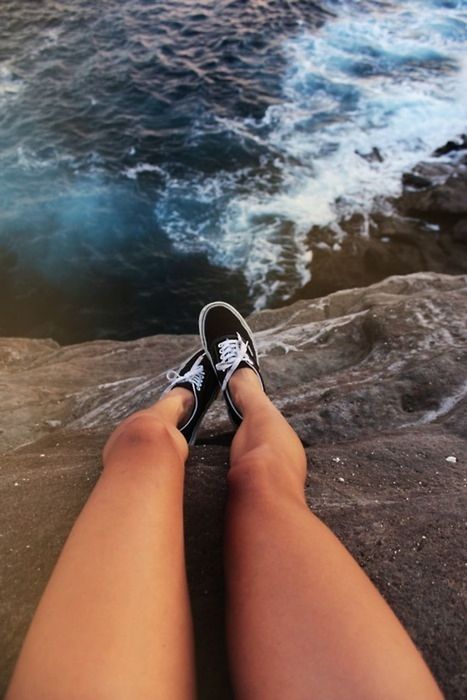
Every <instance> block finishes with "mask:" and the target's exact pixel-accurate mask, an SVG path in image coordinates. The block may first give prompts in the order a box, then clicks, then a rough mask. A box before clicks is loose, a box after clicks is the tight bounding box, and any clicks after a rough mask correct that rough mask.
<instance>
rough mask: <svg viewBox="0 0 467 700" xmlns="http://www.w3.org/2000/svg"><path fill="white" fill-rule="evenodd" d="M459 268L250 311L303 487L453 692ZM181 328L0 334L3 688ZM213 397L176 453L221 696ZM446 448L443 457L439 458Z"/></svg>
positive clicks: (222, 491) (205, 648) (223, 464)
mask: <svg viewBox="0 0 467 700" xmlns="http://www.w3.org/2000/svg"><path fill="white" fill-rule="evenodd" d="M466 311H467V277H465V276H458V277H452V276H448V275H441V274H436V273H418V274H413V275H408V276H406V277H404V276H399V277H392V278H389V279H387V280H385V281H383V282H380V283H378V284H375V285H373V286H371V287H367V288H359V289H350V290H346V291H341V292H336V293H334V294H332V295H330V296H328V297H323V298H320V299H315V300H303V301H299V302H297V303H295V304H293V305H292V306H289V307H285V308H282V309H278V310H272V311H263V312H260V313H258V314H255V315H253V316H252V317H251V319H250V320H251V325H252V327H253V328H254V330H255V331H256V336H257V341H258V346H259V350H260V353H261V361H262V366H263V369H264V375H265V379H266V381H267V386H268V390H269V392H270V394H271V397H272V398H273V400H274V401H275V403H276V404H277V405H278V406H279V408H280V409H281V410H282V411H283V412H284V414H285V415H286V417H287V418H288V420H289V421H290V422H291V424H292V425H293V426H294V428H295V429H296V430H297V432H298V434H299V435H300V437H301V439H302V441H303V443H304V445H305V447H306V450H307V453H308V457H309V477H308V481H307V487H306V489H307V498H308V502H309V504H310V506H311V508H312V509H313V510H314V511H315V512H316V513H317V514H318V515H319V516H320V517H321V518H322V519H323V520H324V521H325V522H326V523H327V524H328V525H330V526H331V527H332V529H333V530H334V531H335V532H336V533H337V535H338V536H339V537H340V538H341V539H342V540H343V542H344V543H345V545H346V546H347V547H348V548H349V549H350V551H351V552H352V553H353V554H354V556H355V557H356V558H357V560H358V561H359V562H360V564H361V565H362V566H363V567H364V569H365V570H366V571H367V573H368V574H369V576H370V577H371V578H372V580H373V581H374V582H375V583H376V585H377V586H378V588H379V589H380V591H381V592H382V593H383V595H384V596H385V598H386V599H387V600H388V601H389V603H390V604H391V605H392V606H393V608H394V610H395V611H396V613H397V615H398V616H399V617H400V619H401V620H402V621H403V623H404V624H405V625H406V626H407V627H408V629H409V631H410V633H411V635H412V636H413V638H414V640H415V641H416V643H417V644H418V646H419V648H420V649H421V650H422V652H423V653H424V655H425V657H426V659H427V661H428V662H429V664H430V666H431V668H432V669H433V671H434V673H435V675H436V677H437V679H438V681H439V682H440V684H441V686H442V687H443V689H444V691H445V692H446V695H447V698H449V699H450V700H454V699H457V698H459V700H460V699H461V698H465V697H466V696H467V669H466V666H467V661H466V658H465V654H464V652H463V649H464V643H465V619H466V593H467V591H466V580H467V579H466V559H465V515H466V487H467V479H466V462H467V449H466V447H467V440H466V437H467V419H466V417H467V362H466V360H467V345H466V336H467V322H466ZM196 345H197V340H196V338H194V337H192V336H154V337H149V338H142V339H140V340H136V341H131V342H117V341H95V342H88V343H82V344H79V345H72V346H65V347H60V346H59V345H58V344H57V343H55V342H54V341H51V340H26V339H17V338H12V339H11V338H3V339H0V397H1V401H0V449H1V450H2V455H1V457H0V491H1V503H2V508H1V515H0V558H1V569H0V577H1V580H0V590H1V594H2V595H1V603H0V629H1V630H2V632H1V639H0V659H1V672H0V693H2V692H3V691H4V689H5V687H6V684H7V681H8V678H9V675H10V673H11V670H12V666H13V664H14V660H15V658H16V656H17V654H18V651H19V648H20V645H21V642H22V639H23V637H24V634H25V632H26V629H27V626H28V624H29V622H30V620H31V617H32V614H33V611H34V609H35V606H36V604H37V602H38V599H39V597H40V594H41V591H42V590H43V588H44V586H45V584H46V581H47V579H48V577H49V575H50V572H51V570H52V567H53V565H54V562H55V561H56V558H57V556H58V554H59V552H60V549H61V547H62V545H63V543H64V541H65V539H66V536H67V534H68V532H69V530H70V528H71V526H72V524H73V522H74V519H75V518H76V516H77V515H78V513H79V511H80V509H81V508H82V506H83V504H84V502H85V501H86V498H87V497H88V495H89V493H90V491H91V489H92V487H93V485H94V483H95V482H96V480H97V478H98V476H99V472H100V452H101V448H102V447H103V444H104V443H105V440H106V438H107V436H108V434H109V432H110V431H111V430H112V428H113V427H114V426H115V425H116V423H117V422H118V421H119V420H121V419H123V418H124V417H125V416H127V415H128V414H130V413H131V412H132V411H134V410H136V409H140V408H142V407H145V406H148V405H149V404H150V403H152V402H153V401H154V400H155V399H156V398H157V396H158V395H159V393H160V390H161V388H162V386H163V385H164V383H165V379H164V377H165V372H166V371H167V370H168V369H169V367H170V366H172V367H174V366H177V365H178V363H179V362H180V361H181V360H182V359H183V358H184V357H185V356H186V354H187V352H189V351H191V350H192V349H193V348H194V347H196ZM229 439H230V427H229V423H228V421H227V418H226V414H225V411H224V409H223V406H222V404H221V403H216V404H215V405H214V407H213V408H212V409H211V410H210V413H209V414H208V416H207V419H206V422H205V426H204V430H203V432H202V433H201V434H200V437H199V440H198V444H197V445H196V446H195V447H194V448H193V449H192V451H191V455H190V458H189V462H188V465H187V476H186V493H185V520H186V541H187V565H188V572H189V580H190V587H191V595H192V603H193V610H194V616H195V626H196V637H197V643H198V667H199V684H200V698H201V699H202V700H204V698H206V699H208V700H210V699H211V698H212V699H214V698H216V699H219V698H228V697H230V692H229V683H228V672H227V664H226V658H225V648H224V642H223V635H224V630H223V612H222V610H223V578H222V520H223V508H224V503H225V497H226V486H225V473H226V470H227V468H228V444H229ZM448 457H449V458H450V459H449V460H448V459H447V458H448Z"/></svg>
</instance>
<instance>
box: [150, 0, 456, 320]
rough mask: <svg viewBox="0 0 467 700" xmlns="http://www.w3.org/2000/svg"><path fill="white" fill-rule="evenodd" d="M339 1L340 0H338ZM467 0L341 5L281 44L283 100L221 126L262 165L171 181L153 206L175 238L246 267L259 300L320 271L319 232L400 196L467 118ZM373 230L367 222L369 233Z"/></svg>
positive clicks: (184, 247) (280, 294)
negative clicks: (316, 261)
mask: <svg viewBox="0 0 467 700" xmlns="http://www.w3.org/2000/svg"><path fill="white" fill-rule="evenodd" d="M329 5H330V7H332V3H329ZM466 39H467V3H466V2H451V3H446V2H439V1H431V2H427V1H426V0H423V1H412V2H400V3H398V4H397V5H389V4H386V3H385V4H384V5H383V4H382V3H365V5H364V6H362V3H351V2H349V3H346V4H342V3H339V16H338V17H336V18H335V19H329V20H328V21H327V23H326V24H324V25H323V27H322V28H321V29H320V30H319V31H318V32H316V31H315V32H313V33H311V32H310V31H308V30H307V29H306V28H303V29H302V31H301V32H299V33H298V34H297V35H295V36H293V37H291V38H289V39H288V40H286V41H285V43H284V45H283V52H284V54H285V56H286V58H287V69H286V71H285V74H284V76H283V81H282V94H283V99H282V101H281V102H280V103H278V104H275V105H273V106H270V107H269V108H268V109H267V110H266V112H265V114H264V116H263V118H261V119H251V118H250V119H248V118H247V119H239V118H232V119H217V120H216V121H217V128H218V129H219V130H220V131H224V132H225V133H228V134H230V135H233V136H234V137H235V138H236V139H238V140H241V141H243V142H244V143H245V144H246V145H248V144H252V145H253V144H254V145H255V146H258V147H260V148H261V149H262V151H263V153H264V155H263V157H262V165H261V167H260V168H259V169H258V168H256V169H255V170H253V169H250V170H242V171H238V172H233V173H232V172H230V171H226V172H220V173H219V172H218V173H217V174H216V175H215V176H213V177H205V176H202V175H199V176H193V175H190V177H187V178H176V179H171V180H169V181H168V182H167V183H166V185H165V186H164V188H163V189H162V191H161V192H160V193H159V196H158V201H157V204H156V215H157V217H158V219H159V221H160V223H161V224H162V225H163V227H164V229H165V231H166V232H167V234H168V235H169V236H170V237H171V239H172V241H173V242H174V244H175V246H176V247H177V248H178V249H179V250H181V251H186V252H192V251H204V252H206V253H207V254H208V256H209V257H210V259H211V260H212V261H213V262H215V263H217V264H220V265H224V266H227V267H229V268H232V269H240V270H242V271H243V272H244V274H245V276H246V279H247V282H248V285H249V288H250V291H251V295H252V298H253V300H254V302H255V306H256V307H257V308H260V307H262V306H264V305H266V304H267V303H268V301H270V300H271V299H272V298H280V299H286V298H287V297H288V296H290V294H291V293H292V292H293V291H294V290H295V289H296V288H297V287H299V286H300V285H302V284H303V283H305V282H306V281H307V280H308V278H309V270H310V259H311V253H310V250H309V244H308V232H309V231H310V229H311V228H312V227H313V226H316V225H318V226H329V225H331V226H333V225H334V227H335V230H336V242H338V239H339V236H341V235H342V231H340V230H339V229H338V228H337V226H336V223H337V221H338V220H339V219H341V218H342V217H344V218H345V217H348V216H350V215H352V214H354V213H356V212H359V213H361V214H362V215H363V218H364V220H366V221H368V216H369V215H370V214H371V211H372V209H373V208H374V207H375V206H377V204H376V202H377V200H378V198H381V197H382V196H388V195H397V194H398V193H399V192H400V189H401V175H402V173H403V172H404V171H407V170H409V169H411V168H412V167H413V166H415V165H416V163H417V162H419V161H420V160H422V159H423V160H426V159H429V158H430V156H431V154H432V152H433V150H434V149H435V148H436V147H438V146H440V145H441V144H443V143H444V142H445V141H447V140H448V139H450V138H453V137H456V136H457V135H459V134H460V133H462V132H463V131H465V129H466V127H467V91H466V90H465V86H466V84H467V59H466V56H465V42H466ZM362 234H363V235H364V234H365V229H363V230H362Z"/></svg>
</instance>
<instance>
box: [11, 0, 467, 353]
mask: <svg viewBox="0 0 467 700" xmlns="http://www.w3.org/2000/svg"><path fill="white" fill-rule="evenodd" d="M466 37H467V5H466V3H465V2H464V1H463V2H439V1H435V0H431V1H430V2H425V3H420V2H419V1H418V0H413V2H399V3H388V2H385V3H382V2H376V1H373V2H358V3H356V2H340V3H339V2H323V3H322V5H321V6H319V5H318V4H315V3H312V2H308V1H305V0H303V1H300V0H295V1H294V2H288V1H287V0H263V1H261V0H257V1H253V0H251V1H249V2H248V1H241V0H232V1H230V2H228V1H227V0H221V1H219V2H212V1H211V0H209V1H207V0H206V1H204V2H193V1H192V0H186V1H184V2H183V1H180V0H174V1H172V2H165V3H162V2H154V1H153V0H151V1H149V0H105V2H103V1H102V2H96V1H91V0H60V1H59V0H41V1H39V0H22V2H20V3H19V2H16V1H13V0H2V3H1V4H0V166H1V169H0V294H1V306H0V312H1V313H0V334H2V335H23V336H38V337H43V336H51V337H54V338H56V339H58V340H59V341H61V342H75V341H78V340H82V339H85V338H95V337H113V338H132V337H137V336H141V335H146V334H151V333H158V332H181V331H187V330H188V331H190V330H194V329H195V320H196V315H197V313H198V311H199V308H200V307H201V306H202V305H203V304H204V303H206V302H207V301H210V300H212V299H215V298H223V299H226V300H229V301H231V302H233V303H234V304H236V305H238V306H239V307H240V308H241V309H242V310H243V311H249V310H251V309H252V308H253V307H255V306H256V307H262V306H266V305H271V304H275V303H280V302H282V301H284V300H286V299H287V298H288V297H289V296H290V295H291V294H292V293H293V292H294V291H296V290H297V289H299V288H300V285H301V284H303V283H304V282H306V281H307V276H309V263H310V258H311V252H310V251H308V250H307V248H306V244H305V237H306V232H307V231H308V230H309V229H310V228H311V227H312V226H313V225H315V224H318V225H320V224H322V225H326V224H329V223H330V222H332V220H333V219H334V218H337V217H338V216H339V215H341V214H342V211H343V207H344V211H345V207H347V210H348V211H349V212H350V211H352V212H353V211H356V210H358V211H363V212H365V211H366V210H368V209H369V208H370V207H371V201H372V198H373V197H374V196H375V195H376V194H380V193H382V192H385V191H387V192H388V193H392V192H393V191H394V187H395V183H396V182H397V183H398V182H399V180H400V173H401V171H402V170H403V169H404V168H405V167H408V166H410V165H411V164H415V162H417V160H419V159H420V158H421V157H423V156H425V155H428V154H429V153H430V151H431V150H432V149H433V148H434V147H436V146H437V145H440V143H442V142H443V139H444V138H445V137H446V138H449V137H451V136H456V135H457V133H458V132H459V130H461V129H462V125H465V124H466V123H467V116H466V115H467V111H466V104H465V99H464V96H463V89H461V87H462V86H463V85H464V83H463V76H464V74H463V70H464V64H463V61H462V55H463V53H462V52H463V47H464V46H465V40H466ZM420 115H423V119H425V121H427V122H429V123H430V127H429V128H428V127H427V128H425V127H424V125H423V123H422V124H421V123H420ZM447 115H449V118H447ZM415 121H417V124H416V125H414V124H415ZM422 121H423V120H422ZM440 125H442V127H441V126H440ZM433 126H434V127H435V129H433ZM433 130H435V131H437V133H436V135H435V137H433V133H432V132H433ZM401 144H404V148H401ZM374 146H377V147H378V148H379V149H380V150H381V151H382V152H384V151H385V149H386V151H387V152H391V153H392V156H393V157H392V159H391V164H390V165H389V162H388V160H385V164H384V165H381V171H380V172H376V171H375V170H374V168H377V167H379V166H378V164H369V162H368V160H365V159H362V158H361V157H359V156H355V153H356V151H358V150H359V149H360V150H361V151H363V152H364V151H365V150H368V151H371V148H373V147H374ZM401 153H403V155H400V154H401ZM371 168H373V170H371ZM376 182H378V185H375V183H376Z"/></svg>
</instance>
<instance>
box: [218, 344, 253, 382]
mask: <svg viewBox="0 0 467 700" xmlns="http://www.w3.org/2000/svg"><path fill="white" fill-rule="evenodd" d="M248 350H249V344H248V342H246V343H245V341H244V340H243V338H242V337H241V335H240V333H237V337H236V338H227V340H223V341H222V342H220V343H219V355H220V362H218V363H217V364H216V369H217V370H219V371H221V372H225V371H227V374H226V375H225V377H224V381H223V382H222V391H225V390H226V388H227V384H228V383H229V381H230V378H231V377H232V375H233V373H234V372H235V370H236V369H237V368H238V366H239V364H240V363H241V362H246V363H247V364H248V365H250V367H253V368H254V363H253V360H252V359H251V357H250V356H249V355H248Z"/></svg>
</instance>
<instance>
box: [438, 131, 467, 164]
mask: <svg viewBox="0 0 467 700" xmlns="http://www.w3.org/2000/svg"><path fill="white" fill-rule="evenodd" d="M465 150H467V136H466V135H465V134H462V136H461V137H460V139H459V140H458V141H448V142H447V143H445V144H444V146H441V147H440V148H437V149H436V151H435V152H434V153H433V155H434V156H436V157H437V158H439V157H440V156H445V155H448V153H455V152H456V151H465Z"/></svg>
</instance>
